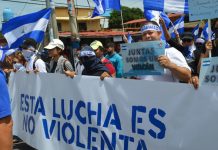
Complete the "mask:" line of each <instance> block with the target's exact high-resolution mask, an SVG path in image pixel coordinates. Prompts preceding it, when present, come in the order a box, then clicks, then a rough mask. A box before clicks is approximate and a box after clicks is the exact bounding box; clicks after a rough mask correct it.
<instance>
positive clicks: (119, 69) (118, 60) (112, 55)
mask: <svg viewBox="0 0 218 150" xmlns="http://www.w3.org/2000/svg"><path fill="white" fill-rule="evenodd" d="M106 49H107V55H106V56H105V58H107V59H108V60H109V61H110V62H112V64H113V66H114V67H115V69H116V77H117V78H122V76H123V60H122V57H121V56H120V55H119V54H117V53H116V52H115V49H114V43H107V45H106Z"/></svg>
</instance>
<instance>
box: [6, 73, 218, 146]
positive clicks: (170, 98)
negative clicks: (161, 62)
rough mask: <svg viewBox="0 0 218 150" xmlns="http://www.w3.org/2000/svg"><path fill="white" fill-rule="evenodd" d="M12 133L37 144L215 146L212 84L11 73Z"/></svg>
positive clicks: (216, 109)
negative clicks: (195, 88) (200, 84)
mask: <svg viewBox="0 0 218 150" xmlns="http://www.w3.org/2000/svg"><path fill="white" fill-rule="evenodd" d="M9 89H10V95H11V98H12V110H13V120H14V134H15V135H17V136H19V137H20V138H21V139H23V140H24V141H25V142H27V143H28V144H30V145H31V146H33V147H35V148H37V149H40V150H45V149H46V150H47V149H48V150H49V149H51V150H60V149H63V150H65V149H66V150H67V149H75V150H78V149H102V150H104V149H112V150H136V149H137V150H141V149H147V150H176V149H180V150H205V149H211V150H212V149H213V150H215V149H218V142H217V139H218V130H217V124H218V118H217V116H218V94H217V91H218V87H214V86H213V87H210V86H206V85H205V86H201V87H200V89H198V90H194V88H193V87H192V86H191V85H186V84H179V83H166V82H149V81H141V80H140V81H139V80H128V79H109V78H107V79H105V80H104V81H101V80H100V79H99V78H98V77H86V76H83V77H81V76H78V77H75V78H74V79H71V78H67V77H66V76H65V75H61V74H37V75H35V74H25V73H16V74H12V76H11V78H10V84H9Z"/></svg>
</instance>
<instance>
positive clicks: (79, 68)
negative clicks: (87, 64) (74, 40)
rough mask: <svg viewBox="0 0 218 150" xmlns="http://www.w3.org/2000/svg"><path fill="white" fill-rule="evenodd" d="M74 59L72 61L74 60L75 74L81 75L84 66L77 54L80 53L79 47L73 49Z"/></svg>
mask: <svg viewBox="0 0 218 150" xmlns="http://www.w3.org/2000/svg"><path fill="white" fill-rule="evenodd" d="M75 53H76V54H75V59H74V62H75V72H76V74H77V75H82V72H83V69H84V66H83V64H82V62H81V61H80V60H79V54H80V49H77V50H76V51H75Z"/></svg>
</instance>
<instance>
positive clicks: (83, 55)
mask: <svg viewBox="0 0 218 150" xmlns="http://www.w3.org/2000/svg"><path fill="white" fill-rule="evenodd" d="M85 56H88V57H91V56H95V52H93V51H81V52H80V55H79V57H85Z"/></svg>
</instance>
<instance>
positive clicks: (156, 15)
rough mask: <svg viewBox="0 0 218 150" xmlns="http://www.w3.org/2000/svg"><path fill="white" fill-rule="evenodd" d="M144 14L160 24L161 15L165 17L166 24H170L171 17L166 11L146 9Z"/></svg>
mask: <svg viewBox="0 0 218 150" xmlns="http://www.w3.org/2000/svg"><path fill="white" fill-rule="evenodd" d="M144 16H145V18H146V19H147V20H148V21H155V22H157V23H158V24H159V20H160V17H161V18H163V20H164V22H165V24H166V26H167V27H168V26H169V24H170V22H171V21H170V19H169V18H168V16H167V15H166V14H165V13H164V12H160V11H155V10H144Z"/></svg>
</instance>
